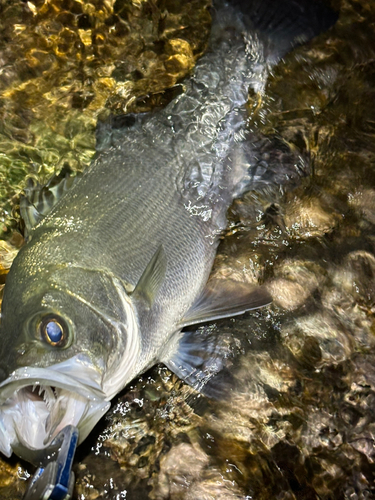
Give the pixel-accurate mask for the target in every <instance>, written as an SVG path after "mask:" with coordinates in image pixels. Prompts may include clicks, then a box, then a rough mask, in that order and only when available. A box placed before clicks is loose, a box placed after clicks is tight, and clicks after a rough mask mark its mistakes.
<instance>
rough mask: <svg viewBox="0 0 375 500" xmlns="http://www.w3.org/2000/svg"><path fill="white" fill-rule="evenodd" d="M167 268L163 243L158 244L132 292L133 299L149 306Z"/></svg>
mask: <svg viewBox="0 0 375 500" xmlns="http://www.w3.org/2000/svg"><path fill="white" fill-rule="evenodd" d="M166 270H167V256H166V255H165V252H164V248H163V245H160V247H159V248H158V250H156V252H155V254H154V256H153V257H152V259H151V260H150V262H149V263H148V265H147V267H146V269H145V270H144V272H143V274H142V276H141V278H140V280H139V281H138V284H137V286H136V287H135V289H134V292H133V293H132V297H133V299H135V300H140V301H142V302H143V303H145V304H146V306H147V307H151V306H152V304H153V302H154V300H155V297H156V295H157V293H158V291H159V290H160V288H161V286H162V284H163V281H164V278H165V273H166Z"/></svg>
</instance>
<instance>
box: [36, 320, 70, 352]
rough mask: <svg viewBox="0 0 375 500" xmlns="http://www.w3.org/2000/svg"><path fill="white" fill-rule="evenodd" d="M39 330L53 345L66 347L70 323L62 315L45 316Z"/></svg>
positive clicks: (44, 338) (45, 339) (48, 342)
mask: <svg viewBox="0 0 375 500" xmlns="http://www.w3.org/2000/svg"><path fill="white" fill-rule="evenodd" d="M39 331H40V335H41V337H42V339H43V340H44V341H45V342H47V344H49V345H51V346H53V347H65V346H66V344H67V342H68V334H69V331H68V325H67V324H66V322H65V321H64V320H63V319H62V318H61V317H60V316H57V315H48V316H45V317H44V318H43V319H42V320H41V322H40V324H39Z"/></svg>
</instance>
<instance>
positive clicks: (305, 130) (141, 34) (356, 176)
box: [0, 0, 375, 500]
mask: <svg viewBox="0 0 375 500" xmlns="http://www.w3.org/2000/svg"><path fill="white" fill-rule="evenodd" d="M31 5H34V7H31V14H30V13H28V12H27V9H26V4H24V3H22V2H20V3H17V2H12V3H11V4H8V5H7V6H6V7H5V6H2V9H5V8H6V9H7V10H6V12H5V14H6V16H7V18H11V19H18V21H17V23H16V24H17V26H26V28H22V29H21V28H17V30H18V31H17V30H16V32H17V33H19V35H18V36H19V37H21V38H20V39H19V40H18V42H19V43H18V45H17V51H16V53H15V56H14V61H15V62H14V61H12V62H11V63H9V65H8V66H5V67H6V68H7V72H8V73H6V74H10V75H14V74H16V75H18V76H19V78H18V77H17V78H18V80H17V79H15V78H14V77H13V76H12V78H11V77H9V79H8V80H6V79H5V77H4V73H2V77H1V80H0V83H1V91H2V95H3V98H2V101H1V106H2V107H1V109H2V112H3V113H5V115H4V116H5V117H9V118H8V121H7V123H8V124H10V125H8V129H7V130H5V131H4V130H0V132H1V133H2V135H1V139H0V147H1V151H2V155H3V157H4V158H5V160H4V162H2V167H1V168H2V174H1V175H2V176H3V178H4V180H5V184H4V183H2V186H3V187H2V189H4V191H3V193H0V194H1V196H2V197H3V200H4V203H3V207H4V208H3V214H4V215H3V221H4V226H5V228H6V229H7V231H6V232H5V233H4V236H6V238H7V243H6V244H5V243H4V251H3V252H2V255H3V256H4V257H3V258H2V268H3V269H4V271H5V269H6V268H7V267H8V265H9V261H10V260H11V256H12V255H13V254H12V252H13V249H14V248H16V247H17V246H18V245H19V244H20V241H19V238H18V239H17V238H16V237H15V233H14V231H13V228H14V227H15V225H16V222H15V221H13V220H12V218H11V217H10V216H9V214H10V210H11V209H12V208H14V209H16V208H17V200H16V199H15V198H13V199H12V197H13V196H14V195H15V194H16V193H17V190H18V188H19V186H22V183H23V182H24V177H25V175H26V174H28V173H29V174H30V173H31V174H32V175H33V176H34V177H36V178H38V179H41V180H42V179H43V178H44V177H46V176H47V175H48V174H49V173H50V172H51V171H53V170H54V168H58V167H59V166H61V164H63V163H64V162H68V163H69V165H70V166H71V167H72V168H73V169H80V168H82V166H83V165H84V164H85V162H86V163H87V160H88V158H89V156H90V155H91V154H92V152H93V144H94V143H93V130H94V124H95V122H96V119H97V117H98V116H99V118H101V117H103V115H104V116H106V114H107V113H108V111H107V110H108V109H133V110H135V109H136V110H143V109H147V108H149V107H154V106H156V105H158V104H162V103H163V102H164V101H165V100H166V99H168V98H170V97H171V94H168V95H167V96H164V95H160V94H158V92H159V91H160V90H161V89H162V88H164V87H166V86H168V85H171V84H173V83H174V82H175V81H177V79H178V78H180V77H181V76H183V74H184V72H185V73H186V71H187V70H188V68H189V67H190V65H191V64H192V61H193V60H194V58H195V57H196V56H197V55H198V54H199V52H200V51H202V50H203V46H204V41H205V39H206V38H205V37H206V36H207V29H208V25H207V16H206V14H205V9H204V7H205V2H202V1H200V2H198V1H197V2H194V5H193V7H192V8H191V9H190V10H189V7H188V6H186V5H184V3H183V2H181V3H180V2H176V3H172V2H167V3H166V5H167V6H168V7H169V9H170V13H169V16H168V17H167V18H166V19H162V17H161V16H160V12H159V11H158V9H157V8H155V7H154V5H155V4H154V3H151V2H147V1H143V2H142V1H139V2H136V1H134V2H133V3H131V2H123V3H120V2H115V4H114V5H112V4H110V3H103V4H99V2H98V4H97V7H98V6H99V8H98V9H97V11H96V12H101V14H97V13H96V14H94V11H93V9H92V8H91V7H87V6H85V7H83V5H84V4H83V3H82V4H81V3H79V2H69V3H64V4H63V3H55V4H54V3H52V4H48V5H53V6H54V8H56V9H58V12H60V10H61V11H64V15H65V17H63V18H62V21H61V25H62V26H65V28H61V26H60V27H56V25H55V24H54V23H55V22H57V21H55V20H54V21H53V23H52V21H51V19H50V17H51V16H50V17H48V16H49V12H50V11H49V9H50V7H48V8H47V4H43V3H42V2H40V3H35V4H31ZM85 5H86V4H85ZM87 5H89V6H90V5H91V4H87ZM156 5H159V4H156ZM335 5H336V7H337V8H340V19H339V22H338V23H337V25H336V26H335V28H334V29H333V30H331V31H330V33H328V34H326V35H324V36H322V37H320V38H319V39H316V40H315V41H314V42H313V43H312V44H310V45H309V46H308V47H301V48H299V49H298V50H297V51H295V52H294V53H293V54H290V55H289V56H288V57H287V58H286V60H285V62H284V63H282V64H280V65H278V67H277V68H275V70H274V74H273V75H272V76H271V78H270V80H269V84H268V86H267V90H266V93H265V95H264V96H263V97H262V98H260V97H259V96H257V95H253V96H250V100H249V107H250V108H251V110H252V111H253V113H254V114H253V117H252V120H251V122H250V127H253V128H257V129H261V130H262V132H263V133H267V134H269V135H270V136H274V135H278V136H281V137H282V139H283V140H284V141H286V142H288V143H289V144H291V145H292V146H293V145H295V147H296V148H298V150H299V151H302V152H305V153H306V154H309V155H310V158H311V175H310V176H309V177H306V178H305V179H303V181H302V183H301V184H300V185H299V186H297V187H296V189H295V190H293V191H289V192H280V193H279V194H278V195H275V193H272V194H270V193H267V192H264V193H249V194H248V195H247V196H246V197H245V198H244V199H243V200H241V201H237V202H236V203H235V204H234V205H233V207H232V208H231V211H230V217H229V218H230V226H229V228H228V231H227V234H226V236H225V238H224V240H223V242H222V244H221V247H220V250H219V255H218V258H217V261H216V264H215V268H214V272H215V273H218V274H220V275H224V276H225V275H229V274H230V275H231V276H232V277H233V278H234V279H240V280H245V281H249V282H253V281H254V280H257V279H259V280H261V281H264V282H265V284H266V286H267V287H268V289H269V290H270V291H271V293H272V295H273V296H274V303H273V305H272V306H271V307H270V308H268V309H267V310H262V311H259V312H256V313H255V314H247V315H245V316H243V317H241V318H236V319H232V320H225V321H224V320H223V321H221V322H217V323H216V324H215V325H213V326H211V327H212V328H215V329H217V330H218V331H220V334H221V335H223V336H227V337H228V339H230V340H231V341H232V342H234V340H233V339H239V341H238V343H237V344H235V345H236V349H237V351H238V352H242V355H240V356H239V357H238V358H237V360H236V361H235V362H234V364H233V366H232V367H231V373H232V376H233V378H234V385H233V388H234V389H233V391H232V392H231V394H230V395H229V396H227V397H226V398H224V399H222V400H220V399H219V400H216V401H215V400H208V399H207V398H205V397H203V396H200V395H198V394H197V393H195V392H194V391H193V390H192V389H190V388H189V387H188V386H186V385H185V384H183V383H182V382H181V381H180V380H178V379H177V377H175V376H174V375H173V374H171V373H170V372H169V371H168V370H167V369H165V368H164V367H161V366H160V367H155V368H154V369H153V370H151V371H150V372H148V373H147V374H145V375H144V376H143V377H142V378H141V379H139V380H136V381H134V383H133V385H132V386H131V387H129V388H128V389H127V390H126V391H125V392H124V393H123V394H121V395H120V396H119V397H118V398H117V399H116V401H114V404H113V408H112V410H111V412H110V413H109V414H108V415H107V416H106V417H105V418H104V419H103V421H102V422H101V423H100V424H99V425H98V427H97V428H96V429H95V431H94V432H93V433H92V435H91V436H90V438H89V439H88V440H87V441H86V442H85V444H84V445H82V446H81V447H80V449H79V450H78V454H77V461H76V465H75V473H76V476H77V483H76V490H75V498H77V499H81V500H84V499H121V498H126V499H127V500H129V499H130V500H132V499H137V500H142V499H148V498H150V499H156V500H164V499H168V500H169V499H171V500H180V499H183V500H190V499H191V500H192V499H194V500H196V499H199V500H206V499H215V500H217V499H219V500H221V499H223V500H224V499H225V500H227V499H241V500H245V499H256V500H258V499H270V498H272V499H278V500H279V499H280V500H281V499H282V500H284V499H285V500H289V499H297V500H302V499H303V500H310V499H316V498H320V499H327V500H328V499H335V500H337V499H350V500H356V499H358V500H360V499H371V498H375V491H374V471H375V467H374V456H375V452H374V446H373V443H374V429H375V418H374V408H375V404H374V403H375V350H374V342H375V339H374V301H375V282H374V276H375V256H374V250H375V249H374V235H375V231H374V227H375V226H374V225H375V216H374V213H375V210H374V208H375V190H374V185H375V182H374V181H375V174H374V168H373V165H374V159H375V146H374V132H375V108H374V106H373V105H372V103H373V102H375V90H374V89H375V85H374V84H375V66H374V53H375V32H374V30H373V25H374V24H373V23H374V21H375V2H366V1H364V0H362V1H354V0H352V1H348V0H342V1H341V2H339V1H338V2H336V4H335ZM112 7H113V8H114V9H115V12H116V16H117V17H115V20H113V18H111V19H112V20H111V22H112V24H111V22H109V21H107V24H106V23H105V22H104V21H103V20H105V19H106V18H107V17H110V10H111V9H112ZM33 8H34V9H35V12H36V13H35V14H34V13H33ZM83 8H84V9H86V10H85V12H86V11H87V14H86V15H87V16H88V17H87V18H86V17H80V16H82V15H83V14H84V13H83V10H82V9H83ZM43 9H45V10H43ZM59 9H60V10H59ZM79 9H81V11H79ZM90 9H91V10H90ZM106 9H107V10H106ZM186 9H187V10H186ZM74 10H76V12H73V11H74ZM70 11H72V12H73V14H74V16H75V17H74V19H75V21H72V18H71V17H69V16H68V14H67V13H69V12H70ZM5 14H3V15H2V16H1V19H2V20H4V18H5V17H4V16H5ZM60 15H62V14H61V13H60V14H59V16H60ZM12 16H14V17H12ZM17 16H18V17H17ZM121 16H123V17H121ZM55 17H58V16H56V15H55ZM93 18H95V23H94V24H95V27H94V28H93V26H92V25H93ZM59 19H60V17H59ZM77 19H79V20H80V21H79V22H80V23H81V24H80V26H81V27H79V26H78V24H74V23H78V21H77ZM87 19H88V20H87ZM69 20H70V21H69ZM2 22H3V21H2ZM59 22H60V21H59ZM69 22H70V24H69ZM22 23H24V24H22ZM50 23H52V25H51V24H50ZM64 23H65V24H64ZM82 23H83V24H82ZM85 23H88V24H85ZM90 23H91V24H90ZM101 23H102V24H101ZM132 23H134V24H132ZM67 25H69V26H72V25H73V26H75V28H74V29H73V28H72V29H71V31H72V32H74V33H76V32H77V33H78V34H79V36H80V39H81V41H82V43H83V45H84V46H85V47H84V49H83V48H82V47H81V48H79V47H80V46H79V43H78V48H79V50H80V51H81V52H80V53H81V54H84V57H83V56H81V57H83V62H82V60H81V61H80V63H79V64H77V60H78V59H79V57H78V56H77V53H78V52H79V51H78V49H77V50H76V52H74V53H73V54H68V53H67V52H69V51H65V52H64V57H62V56H61V55H60V54H57V53H56V50H57V48H56V47H58V48H59V50H60V52H63V48H64V45H63V44H62V43H61V44H60V45H61V47H60V45H59V44H58V43H57V41H56V40H59V38H58V37H57V38H53V35H55V34H56V33H57V34H60V35H62V34H64V33H65V35H66V36H67V34H66V32H65V31H63V30H64V29H66V27H67ZM7 26H8V27H7V29H8V30H11V27H10V23H7ZM40 26H41V27H40ZM82 26H83V27H82ZM85 26H86V27H85ZM103 26H106V28H104V27H103ZM113 26H115V28H113ZM185 26H189V28H186V29H185V28H184V27H185ZM202 26H203V29H202ZM132 27H136V28H137V29H134V30H133V29H131V28H132ZM156 27H157V28H156ZM200 27H201V28H200ZM125 28H126V29H125ZM54 29H55V31H53V30H54ZM43 30H44V31H43ZM46 30H47V31H46ZM48 30H52V31H48ZM78 30H81V31H78ZM89 30H94V31H95V33H94V34H95V36H97V37H99V34H100V33H102V37H103V40H104V42H103V43H101V44H99V42H97V44H96V46H95V47H94V48H93V47H92V46H91V43H90V42H89V40H97V38H95V37H93V38H90V37H92V32H91V33H90V35H89V34H88V31H89ZM106 30H107V31H106ZM114 30H115V32H117V31H118V32H120V33H121V36H120V35H119V36H118V37H117V38H112V36H113V37H115V35H114ZM158 30H159V31H158ZM160 30H162V31H161V32H162V33H163V36H162V37H161V38H163V37H164V39H166V40H173V42H172V43H170V42H169V41H168V42H165V43H163V44H159V45H157V44H155V43H153V41H155V40H156V39H158V38H160ZM178 30H180V31H178ZM41 32H42V33H47V34H46V35H45V40H47V41H48V40H49V39H50V40H51V44H52V49H53V53H54V56H53V57H52V63H51V67H50V69H48V68H47V69H44V70H43V69H42V68H43V67H44V66H41V67H39V66H38V64H37V63H35V65H36V66H35V67H36V69H35V67H34V70H35V71H37V72H38V71H40V74H39V73H38V74H37V76H35V72H34V73H33V72H32V71H31V69H29V70H28V71H27V72H26V74H22V75H19V73H17V71H20V67H21V66H22V64H21V63H17V61H18V60H20V61H24V60H25V58H26V59H27V58H30V57H31V56H30V55H29V54H30V51H31V53H32V54H34V52H32V48H30V47H31V45H32V44H36V43H37V42H36V41H35V36H36V35H35V33H41ZM65 35H64V36H65ZM185 35H186V36H185ZM197 35H199V37H198V38H197ZM70 36H73V35H71V34H70ZM77 36H78V35H77ZM123 37H125V41H126V44H124V46H121V47H118V46H116V45H115V49H113V53H112V52H111V50H112V49H111V47H112V43H114V42H113V40H114V39H115V40H117V41H118V40H122V39H123ZM168 37H169V38H168ZM180 37H181V38H180ZM181 39H186V40H187V42H188V43H187V44H186V43H185V44H184V43H182V42H178V40H181ZM20 40H21V42H22V43H21V42H20ZM38 40H39V39H38ZM85 40H86V44H87V45H85ZM107 42H108V43H109V47H108V46H107V45H106V43H107ZM41 43H42V42H40V40H39V42H38V44H39V45H38V44H37V47H38V50H42V49H40V44H41ZM116 43H117V42H116ZM46 44H47V46H48V43H47V42H46ZM194 44H195V45H194ZM15 45H16V44H15ZM68 45H69V44H68ZM93 45H95V44H93ZM125 45H126V47H127V50H128V53H127V54H126V56H125V55H124V53H123V52H121V51H124V50H125V48H124V47H125ZM74 46H75V47H76V45H74ZM9 47H10V48H9ZM151 47H152V50H151ZM47 49H48V47H44V48H43V50H42V52H43V51H44V52H43V53H46V52H47V53H48V50H47ZM1 50H2V51H3V52H4V51H5V50H8V58H9V61H11V59H10V56H9V51H10V50H13V46H12V42H9V39H6V38H4V40H3V43H2V44H1ZM14 50H15V49H14ZM77 51H78V52H77ZM171 51H175V52H171ZM109 54H110V55H111V57H110V55H109ZM119 54H120V55H121V54H122V55H121V56H120V59H121V61H122V63H121V64H120V65H119V66H118V68H116V69H114V63H113V61H114V60H116V57H117V58H118V57H119ZM132 54H133V55H132ZM134 54H136V55H134ZM93 55H95V57H98V58H99V60H100V61H101V62H103V61H105V62H106V64H107V65H106V66H105V67H103V66H100V64H96V62H95V58H93V57H92V56H93ZM175 56H176V57H175ZM38 57H39V58H42V56H38ZM49 57H50V56H48V57H47V56H46V59H47V60H48V61H49V60H50V58H49ZM17 58H20V59H17ZM3 59H4V58H3ZM42 59H43V58H42ZM27 60H29V59H27ZM43 61H44V62H43V64H44V65H46V64H47V62H45V60H44V59H43ZM56 61H57V62H56ZM124 61H126V64H130V65H131V67H130V68H129V67H125V62H124ZM129 61H130V62H129ZM160 61H161V62H160ZM166 62H167V64H166V65H165V63H166ZM40 64H41V63H40ZM56 65H57V66H56ZM112 65H113V66H112ZM77 68H78V69H77ZM162 69H163V71H164V73H163V71H162ZM43 71H47V74H45V75H44V76H43ZM48 71H50V73H48ZM77 71H81V74H84V75H85V77H84V78H81V80H79V79H78V81H79V85H80V88H79V89H78V90H76V89H75V88H72V85H73V84H72V81H73V80H74V81H75V78H76V76H77V73H76V72H77ZM101 71H103V74H101V73H100V72H101ZM116 71H117V73H116ZM9 72H10V73H9ZM12 72H13V73H12ZM55 72H56V76H55V78H56V80H55V81H58V82H59V86H58V91H57V90H55V92H56V96H57V97H58V98H56V99H55V100H54V99H52V98H51V101H50V102H51V103H52V104H50V106H52V107H50V108H49V109H48V110H47V111H48V112H47V111H46V110H45V109H44V113H45V115H43V113H42V112H43V109H42V108H43V107H44V108H45V102H42V103H40V104H41V106H40V107H39V106H38V105H37V104H38V100H40V99H41V97H40V94H38V93H36V94H35V95H34V93H33V91H30V89H29V86H30V85H32V83H33V82H34V84H35V78H37V79H39V80H37V81H38V85H37V86H36V85H34V92H36V90H35V88H39V89H44V87H43V85H42V84H41V83H40V82H43V78H46V80H50V79H51V76H50V75H52V74H55ZM113 72H114V73H113ZM113 74H114V76H113ZM87 75H88V76H87ZM155 75H157V76H158V78H156V76H155ZM86 76H87V78H86ZM159 76H160V78H159ZM89 77H90V78H91V80H90V78H89ZM69 78H70V79H69ZM121 78H123V79H124V80H121ZM108 79H109V80H110V79H112V80H113V81H111V82H108ZM87 80H89V81H91V83H90V84H88V83H87ZM85 82H86V83H85ZM45 85H47V83H46V84H45ZM77 85H78V84H77ZM87 85H89V86H87ZM92 88H94V89H95V92H92V93H93V94H94V97H92V98H91V100H90V92H91V91H92ZM24 89H26V91H27V92H29V91H30V92H29V93H27V99H25V98H24V94H22V96H23V99H21V98H20V95H19V92H21V91H22V92H25V90H24ZM98 89H99V90H98ZM103 89H104V90H103ZM145 89H148V91H149V92H150V93H156V94H153V95H152V97H150V98H148V99H147V100H139V99H134V97H139V96H141V95H142V94H144V93H145ZM50 92H53V91H52V90H51V89H49V90H48V91H47V97H48V96H49V95H50V94H49V93H50ZM59 92H61V93H59ZM77 92H80V93H79V96H81V97H80V98H81V100H79V99H78V97H75V98H74V99H76V100H74V99H73V98H72V95H73V96H76V93H77ZM43 96H45V94H43ZM43 98H45V97H43ZM48 98H49V97H48ZM85 99H86V100H85ZM74 102H75V103H76V105H77V106H78V104H79V106H78V107H74V105H73V103H74ZM93 103H95V105H94V104H93ZM43 105H44V106H43ZM132 106H133V107H132ZM51 110H53V111H54V113H52V112H51ZM46 115H48V116H46ZM4 123H5V122H4ZM17 124H18V125H17ZM3 126H4V127H5V125H3ZM17 131H21V132H22V133H21V132H17ZM22 134H23V135H22ZM30 137H31V139H30ZM79 138H81V139H82V140H79ZM9 145H11V147H9ZM61 158H63V160H62V159H61ZM11 162H12V163H11ZM14 162H15V165H16V167H17V168H16V169H15V170H14V171H13V168H12V169H10V168H9V169H8V167H7V165H10V164H12V165H14ZM9 199H12V200H11V202H9ZM6 212H8V214H7V213H6ZM8 235H9V236H8ZM11 235H13V236H11ZM5 245H7V246H5ZM27 470H28V466H27V465H26V464H19V463H18V462H17V461H16V459H11V460H8V461H5V460H2V461H1V462H0V484H1V485H2V486H0V496H1V497H2V498H12V499H13V498H14V499H16V498H21V497H22V491H24V488H25V481H24V480H23V479H24V478H25V474H26V471H27ZM30 472H31V471H30Z"/></svg>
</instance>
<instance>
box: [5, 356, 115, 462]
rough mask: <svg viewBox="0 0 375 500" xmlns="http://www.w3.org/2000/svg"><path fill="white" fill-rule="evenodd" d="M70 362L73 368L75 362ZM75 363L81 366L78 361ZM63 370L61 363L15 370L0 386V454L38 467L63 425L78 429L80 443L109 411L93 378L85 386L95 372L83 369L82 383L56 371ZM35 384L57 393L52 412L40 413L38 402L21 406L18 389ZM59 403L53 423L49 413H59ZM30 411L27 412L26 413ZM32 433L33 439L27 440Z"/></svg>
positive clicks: (30, 402)
mask: <svg viewBox="0 0 375 500" xmlns="http://www.w3.org/2000/svg"><path fill="white" fill-rule="evenodd" d="M71 361H73V367H77V359H73V360H71ZM79 361H80V363H79V365H80V366H82V364H81V361H82V360H79ZM64 368H66V366H65V367H64V363H61V364H57V365H52V366H51V367H49V368H38V367H24V368H18V369H17V370H15V371H14V372H13V373H11V375H10V376H9V377H8V378H7V379H6V380H4V381H3V382H2V383H1V384H0V451H1V452H2V453H3V454H4V455H6V456H10V455H11V454H12V452H13V451H14V452H15V453H16V454H17V455H18V456H19V457H21V458H23V459H25V460H27V461H29V462H31V463H33V464H34V465H39V464H40V463H41V459H42V458H43V456H44V455H45V454H46V452H47V451H48V447H49V446H50V443H51V441H52V440H53V439H54V437H55V435H56V433H57V432H59V430H61V428H62V427H64V426H65V425H66V424H72V425H75V426H76V427H78V429H79V438H80V439H79V441H80V442H82V441H83V440H84V439H85V438H86V436H87V435H88V434H89V432H90V431H91V429H92V428H93V427H94V426H95V424H96V423H97V421H98V420H99V419H100V418H101V417H102V416H103V415H104V413H105V412H106V411H107V410H108V409H109V406H110V403H109V402H108V399H107V398H106V396H105V393H104V392H103V390H102V389H101V386H100V384H99V383H98V382H97V381H95V377H94V380H92V379H91V380H90V379H87V383H86V378H87V376H88V375H89V374H94V375H95V372H96V370H95V369H93V368H89V367H87V366H86V373H84V378H85V380H84V381H83V379H82V377H81V380H79V379H77V378H76V377H74V376H72V375H70V374H67V373H64V372H63V371H60V370H61V369H64ZM96 373H97V372H96ZM97 379H98V377H97ZM35 385H36V386H41V387H42V388H43V389H44V388H52V387H53V388H56V389H57V390H58V397H57V399H56V400H55V401H54V402H53V404H52V409H51V407H50V406H48V405H47V404H45V405H44V407H43V410H42V413H40V403H39V405H38V404H35V403H34V401H33V400H32V399H28V403H27V405H25V403H24V397H25V393H22V389H24V388H27V387H30V386H31V387H32V386H35ZM60 390H61V392H60V393H59V391H60ZM61 398H63V399H61ZM43 399H44V398H43ZM44 401H45V400H44ZM61 401H63V402H64V401H65V402H66V403H65V405H66V406H63V408H64V409H65V413H63V414H62V416H61V418H60V415H59V414H58V415H59V416H58V417H57V420H56V419H55V414H53V411H54V408H56V409H57V411H58V412H59V409H60V404H61ZM55 403H56V404H55ZM42 406H43V405H42ZM30 408H31V412H30V413H28V412H29V410H30ZM77 408H78V412H76V410H77ZM48 418H52V420H51V422H52V426H51V428H52V430H48V429H49V427H48V425H47V421H48ZM34 429H35V431H34ZM34 434H37V437H35V438H34V437H32V438H30V436H33V435H34Z"/></svg>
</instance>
